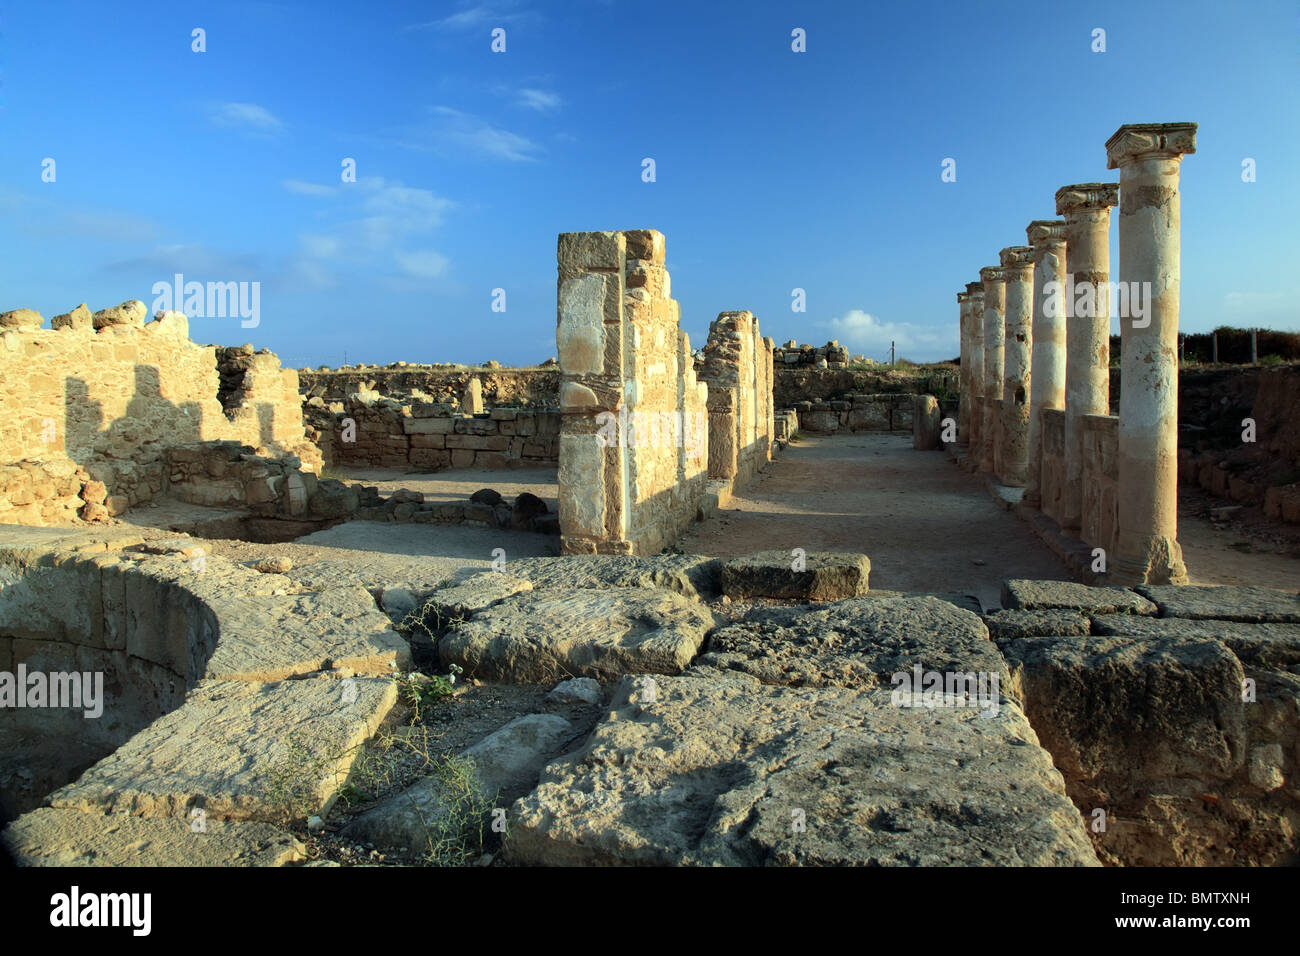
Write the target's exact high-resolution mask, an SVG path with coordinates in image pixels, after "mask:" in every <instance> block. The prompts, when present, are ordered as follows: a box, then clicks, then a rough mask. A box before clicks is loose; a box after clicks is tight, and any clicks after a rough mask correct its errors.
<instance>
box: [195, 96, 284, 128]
mask: <svg viewBox="0 0 1300 956" xmlns="http://www.w3.org/2000/svg"><path fill="white" fill-rule="evenodd" d="M211 118H212V122H213V123H215V124H216V125H218V126H226V127H233V128H236V129H244V130H248V131H250V132H254V133H264V134H266V133H278V132H280V131H281V130H283V129H284V123H282V122H280V120H279V118H278V117H276V116H275V115H274V114H273V113H272V112H271V111H270V110H268V109H267V108H266V107H264V106H258V105H257V104H256V103H220V104H218V105H217V106H216V107H215V108H214V109H213V111H212V117H211Z"/></svg>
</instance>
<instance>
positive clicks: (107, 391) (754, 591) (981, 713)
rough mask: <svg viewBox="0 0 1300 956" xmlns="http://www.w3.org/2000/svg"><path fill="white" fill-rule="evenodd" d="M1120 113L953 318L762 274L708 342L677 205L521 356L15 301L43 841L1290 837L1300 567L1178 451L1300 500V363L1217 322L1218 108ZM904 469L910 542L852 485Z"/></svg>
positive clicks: (19, 790) (244, 846) (1214, 475)
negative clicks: (1173, 115) (842, 310)
mask: <svg viewBox="0 0 1300 956" xmlns="http://www.w3.org/2000/svg"><path fill="white" fill-rule="evenodd" d="M1104 149H1105V157H1104V158H1105V168H1106V169H1109V170H1117V171H1118V172H1117V177H1118V179H1117V181H1110V182H1101V181H1099V182H1088V183H1077V184H1066V185H1063V186H1061V188H1060V189H1059V190H1057V192H1056V194H1055V196H1054V197H1053V196H1039V197H1037V199H1036V200H1035V202H1033V203H1032V204H1029V205H1028V206H1027V208H1026V209H1025V210H1024V214H1025V219H1024V220H1023V221H1024V222H1026V223H1027V227H1026V231H1025V237H1024V240H1023V241H1024V243H1025V244H1023V245H1022V244H1018V243H1019V242H1020V241H1021V240H1020V237H1019V236H1018V235H1003V236H990V237H989V238H988V242H989V245H988V247H987V251H988V258H987V259H986V260H984V262H983V263H981V262H975V263H970V264H968V269H969V270H970V271H968V272H967V274H966V275H965V276H958V275H954V276H953V278H954V280H964V279H967V278H969V277H970V275H971V274H972V273H977V274H978V279H977V280H976V281H973V282H969V283H967V284H965V285H964V287H962V288H961V291H959V292H957V303H958V326H957V341H959V343H960V351H959V355H958V356H957V358H956V360H955V361H950V362H947V363H936V364H935V365H932V366H905V365H903V364H901V363H898V364H895V365H884V364H881V363H875V362H871V361H868V360H867V359H866V358H865V357H864V356H861V355H852V354H851V353H850V351H849V348H848V347H846V346H842V345H840V343H839V342H838V341H835V340H832V341H830V342H827V343H826V344H825V345H821V346H813V345H801V344H800V343H799V342H798V341H796V340H793V339H787V340H786V341H785V344H784V345H777V344H776V343H775V341H774V339H773V338H771V337H768V335H767V334H765V333H771V332H773V331H774V330H775V328H776V326H777V325H779V324H780V322H779V321H778V319H779V317H777V316H767V315H757V314H755V312H754V311H752V310H750V309H745V308H743V306H745V304H746V303H745V302H735V303H728V304H729V305H733V304H734V305H735V306H736V308H734V309H731V310H729V311H724V312H722V313H720V314H718V315H717V316H716V318H713V319H712V321H711V322H709V324H708V334H707V338H706V339H705V341H703V342H701V343H697V344H696V345H694V346H693V344H692V342H691V341H690V339H689V337H688V336H687V334H686V332H685V331H684V329H683V323H682V312H683V309H686V310H689V309H690V308H691V305H690V303H689V302H687V301H683V302H682V303H681V304H679V303H678V301H677V300H676V299H675V298H674V297H673V290H672V285H671V282H670V277H669V272H668V267H667V264H668V261H669V260H668V257H667V252H668V250H667V246H666V239H665V236H664V235H663V234H661V233H660V232H657V231H655V230H653V229H632V230H626V231H593V232H566V233H562V234H560V235H559V237H558V242H557V282H556V325H555V357H554V358H551V359H547V361H545V362H544V363H543V364H540V365H537V366H533V367H529V368H507V367H502V366H500V365H499V364H498V363H496V362H491V363H488V364H486V365H482V366H473V367H470V366H464V365H415V364H407V363H395V364H393V365H390V366H386V367H383V368H378V367H374V366H353V367H348V368H342V369H329V368H318V369H302V370H293V369H287V368H282V367H281V364H280V360H279V359H278V358H277V357H276V356H275V355H273V354H271V353H270V352H267V351H265V350H263V351H257V350H255V349H254V348H253V347H252V346H251V345H245V346H239V347H218V346H205V345H200V344H197V343H196V342H193V341H191V338H190V332H189V326H188V320H187V318H186V316H185V315H184V314H182V313H179V312H159V313H158V314H157V315H155V316H153V317H152V318H150V317H149V316H148V315H147V309H146V308H145V306H144V304H143V302H141V301H139V300H128V301H126V302H123V303H122V304H120V305H115V306H111V307H107V308H103V309H101V310H100V311H93V312H92V310H91V309H90V308H89V307H88V306H87V305H84V304H83V305H79V306H77V307H76V308H75V309H73V310H72V311H70V312H68V313H66V314H64V315H58V316H55V317H53V319H52V320H51V322H50V323H49V327H46V323H45V321H44V318H43V317H42V316H41V315H39V314H38V313H36V312H34V311H32V310H29V309H16V310H15V311H12V312H6V313H4V314H2V315H0V826H2V827H4V829H3V832H0V844H3V847H4V849H5V852H6V853H8V854H10V855H11V856H12V857H13V859H14V860H15V861H16V862H18V863H19V864H21V865H30V866H45V865H55V866H57V865H72V866H116V865H145V866H155V865H159V866H160V865H222V866H288V865H293V866H297V865H307V864H314V865H331V864H343V865H349V864H355V863H375V862H382V863H386V864H402V865H422V864H448V863H450V864H459V865H463V864H480V865H530V866H531V865H539V866H540V865H552V866H554V865H589V864H590V865H597V864H598V865H609V864H615V865H719V864H720V865H731V866H750V865H911V866H915V865H923V866H944V865H981V866H1043V865H1050V866H1092V867H1095V866H1099V865H1106V866H1134V865H1156V866H1175V865H1183V866H1186V865H1193V866H1222V865H1233V866H1246V865H1282V864H1294V863H1296V862H1297V861H1298V860H1300V844H1298V842H1297V836H1296V834H1297V833H1298V832H1300V785H1298V784H1297V780H1300V676H1298V675H1300V594H1297V593H1296V591H1295V587H1294V584H1295V582H1294V580H1293V581H1292V584H1291V586H1289V587H1286V588H1282V587H1265V586H1260V585H1255V584H1232V585H1228V584H1215V583H1209V582H1208V581H1207V578H1206V575H1209V574H1210V573H1211V572H1212V571H1213V569H1211V568H1208V567H1206V566H1205V562H1204V561H1203V559H1202V558H1201V557H1195V558H1194V557H1193V554H1194V553H1195V554H1203V553H1204V552H1194V549H1193V548H1192V546H1191V545H1189V544H1186V543H1185V542H1180V537H1179V531H1180V512H1179V492H1180V486H1181V488H1182V490H1183V492H1184V494H1192V493H1195V494H1197V495H1202V494H1205V495H1212V496H1214V500H1215V501H1216V502H1217V503H1216V504H1215V505H1214V506H1213V507H1214V509H1215V510H1216V512H1218V513H1224V514H1226V513H1229V512H1232V511H1233V510H1234V509H1236V510H1252V513H1256V514H1257V515H1258V517H1259V519H1260V520H1261V521H1266V522H1271V523H1272V525H1271V526H1272V527H1276V528H1280V529H1286V528H1293V527H1294V526H1295V525H1297V524H1300V428H1298V426H1297V425H1296V424H1295V423H1294V421H1293V411H1294V403H1295V401H1296V400H1298V399H1300V366H1296V365H1286V364H1278V365H1268V366H1265V365H1262V364H1259V363H1256V364H1254V365H1251V366H1246V367H1232V368H1229V367H1224V366H1220V365H1213V366H1207V367H1205V368H1197V367H1193V366H1192V365H1191V363H1188V362H1185V361H1183V360H1181V359H1180V350H1179V349H1180V337H1179V304H1180V289H1179V263H1180V253H1179V249H1180V245H1179V244H1180V230H1181V223H1180V195H1179V189H1178V183H1179V170H1180V165H1181V162H1182V160H1183V158H1184V157H1185V156H1189V155H1192V154H1194V153H1195V152H1196V124H1194V123H1162V124H1137V125H1125V126H1121V127H1120V128H1119V129H1118V130H1117V131H1116V132H1115V134H1114V135H1113V136H1111V137H1110V139H1109V140H1108V141H1107V142H1106V143H1105V144H1104ZM1101 158H1102V157H1101V150H1100V148H1099V149H1098V155H1097V159H1098V162H1097V166H1098V173H1099V174H1100V173H1101ZM1052 202H1054V203H1055V206H1054V212H1055V216H1056V217H1058V218H1054V219H1053V218H1034V217H1036V216H1037V217H1043V216H1046V215H1047V214H1049V213H1051V212H1052V206H1051V203H1052ZM1112 214H1113V215H1114V216H1115V217H1117V224H1118V234H1119V243H1118V249H1117V250H1116V251H1115V252H1114V253H1113V252H1112V249H1111V248H1110V242H1109V227H1110V223H1111V217H1112ZM1112 255H1115V257H1116V258H1115V261H1116V262H1117V264H1118V268H1117V272H1116V275H1115V277H1114V279H1113V281H1112V276H1111V274H1110V262H1111V261H1112ZM994 256H996V258H994ZM1116 323H1117V325H1118V328H1119V340H1118V354H1117V355H1113V354H1112V350H1113V345H1112V338H1111V330H1112V325H1113V324H1116ZM699 327H700V328H703V323H701V325H700V326H699ZM1247 419H1248V420H1249V421H1250V423H1251V425H1250V438H1249V439H1248V440H1246V441H1243V440H1242V438H1241V434H1240V432H1241V431H1242V428H1243V425H1242V421H1243V420H1247ZM929 452H934V453H933V454H928V453H929ZM817 455H822V457H820V458H819V457H816V456H817ZM833 459H834V460H841V459H842V460H843V461H848V462H850V465H848V466H845V467H851V468H852V469H855V470H853V471H852V472H851V474H852V475H854V476H855V478H854V483H855V484H856V487H841V485H842V484H843V482H841V481H840V479H838V478H833V477H827V476H829V475H831V474H832V472H830V471H827V472H826V473H825V475H821V474H820V473H819V471H818V468H827V469H829V468H830V467H831V464H827V462H832V463H833V461H832V460H833ZM809 462H813V463H819V464H816V466H815V467H814V465H813V464H809ZM900 462H901V463H904V464H905V465H906V467H907V468H909V469H911V470H909V471H907V472H906V473H905V474H904V473H902V472H898V469H900V468H902V467H903V464H900ZM799 469H804V470H802V471H801V470H799ZM891 469H893V470H894V471H893V472H891ZM895 472H897V473H895ZM848 473H850V472H844V471H841V472H834V474H835V475H843V474H848ZM900 475H901V477H900ZM790 476H796V477H797V478H798V481H799V482H801V483H802V484H801V485H800V487H799V488H798V490H797V491H796V493H794V494H788V495H787V497H786V498H785V499H782V502H779V504H780V507H778V506H777V505H778V502H777V497H776V493H775V492H773V491H772V489H773V488H776V487H778V486H779V485H780V483H781V482H788V481H793V480H794V479H793V478H791V477H790ZM925 482H929V483H931V484H923V483H925ZM940 483H942V484H940ZM878 487H879V488H880V489H886V488H887V489H888V492H889V493H888V495H885V494H884V493H883V492H882V493H881V494H880V495H876V494H875V492H876V490H877V488H878ZM932 487H942V488H944V489H949V490H947V491H945V492H943V493H942V494H940V493H938V492H932V491H928V490H923V489H928V488H932ZM832 495H839V497H831V496H832ZM846 495H857V496H858V497H856V498H850V497H845V496H846ZM927 495H928V496H929V497H926V496H927ZM945 495H946V496H947V497H944V496H945ZM765 496H766V497H765ZM958 498H960V501H958ZM845 501H853V502H856V504H855V505H854V506H852V507H847V506H844V504H843V503H844V502H845ZM959 506H960V507H959ZM961 508H965V509H967V510H965V511H961V510H960V509H961ZM908 509H911V510H908ZM1225 509H1226V510H1225ZM927 512H932V513H933V514H934V515H936V516H938V517H937V518H936V520H948V519H947V518H946V517H945V516H947V515H949V514H962V515H967V514H974V513H976V512H978V514H980V515H982V516H983V517H982V518H981V520H983V521H986V522H987V524H985V525H981V527H983V528H987V529H997V530H996V531H988V532H984V533H982V534H983V538H982V540H974V532H972V531H970V530H964V527H965V526H964V525H962V524H961V522H960V521H959V520H955V519H954V520H953V521H952V523H951V524H950V526H949V530H948V531H947V532H942V533H941V532H935V531H934V530H933V529H934V528H935V527H942V526H940V525H932V524H923V523H922V518H923V517H924V516H925V515H926V513H927ZM877 518H879V519H880V521H881V522H883V523H888V522H891V521H892V522H894V524H895V525H896V526H897V527H898V529H899V530H898V531H897V534H896V537H898V538H901V539H905V540H904V541H903V544H902V545H901V551H900V546H899V545H897V544H896V543H895V544H891V543H889V542H887V541H885V540H877V539H878V538H880V537H883V536H881V535H879V534H877V535H876V536H872V535H869V534H867V533H866V532H865V531H858V532H856V537H847V538H845V539H839V538H836V539H834V541H832V539H831V537H830V536H829V534H828V535H823V536H822V537H820V538H819V536H818V535H819V533H820V532H817V531H816V530H815V529H816V528H828V527H829V528H832V529H835V530H843V533H844V534H845V535H850V536H851V535H854V534H855V531H854V529H857V528H865V527H866V525H865V524H864V522H866V521H867V520H868V519H872V520H875V519H877ZM1224 520H1227V519H1224ZM746 521H749V522H750V523H749V524H746V523H745V522H746ZM818 521H821V522H823V523H822V524H817V522H818ZM913 521H915V522H917V523H918V527H924V528H927V529H930V530H929V531H926V532H922V531H920V530H916V531H913V530H912V529H911V528H910V527H908V526H907V523H908V522H913ZM783 522H784V523H783ZM882 526H884V524H880V523H878V524H874V525H872V527H874V528H877V529H879V528H880V527H882ZM791 527H796V528H802V529H804V530H801V531H800V532H798V533H797V534H794V535H791V534H789V533H787V531H786V530H782V529H789V528H791ZM745 528H749V529H751V530H750V531H749V532H748V535H749V536H748V537H746V536H745V535H744V534H743V533H742V532H743V531H744V529H745ZM754 528H757V529H758V530H757V531H754V530H752V529H754ZM1022 533H1023V534H1024V535H1025V536H1026V537H1025V538H1024V539H1021V538H1018V537H1017V536H1018V535H1021V534H1022ZM709 534H712V535H713V537H711V538H710V537H707V536H708V535H709ZM999 536H1005V537H1006V539H1007V540H1008V541H1009V542H1012V543H1011V544H1010V545H1009V547H1011V548H1013V549H1020V550H1024V549H1026V548H1028V547H1029V546H1030V544H1024V545H1021V544H1016V543H1015V542H1018V541H1022V540H1023V541H1026V542H1029V543H1032V546H1033V547H1039V546H1040V545H1041V548H1040V550H1041V551H1042V553H1043V554H1044V555H1045V556H1046V557H1045V558H1044V559H1043V561H1044V562H1050V563H1040V564H1039V565H1038V567H1040V568H1042V569H1043V574H1042V575H1041V576H1037V577H1034V576H1027V575H1025V574H1022V573H1014V572H1013V571H1012V570H1011V568H1010V566H1008V567H1002V566H1000V565H999V563H998V560H994V559H990V558H989V557H988V555H989V553H991V552H989V551H988V549H989V548H991V547H993V546H994V545H996V544H997V543H998V542H997V541H996V540H995V539H996V538H998V537H999ZM940 538H943V539H952V540H951V541H947V540H939V539H940ZM842 540H853V541H858V542H860V544H856V545H854V546H851V547H850V546H845V545H844V544H842ZM702 541H714V542H721V546H720V547H718V548H715V549H714V550H713V551H712V552H711V553H704V550H703V549H701V550H700V551H699V552H696V551H693V550H692V545H699V543H700V542H702ZM738 542H744V543H743V546H742V545H741V544H740V543H738ZM828 542H831V543H828ZM836 542H841V543H836ZM751 545H752V546H751ZM941 547H948V548H952V549H955V551H956V553H958V554H959V556H960V561H959V562H958V563H956V564H945V565H942V566H940V565H939V564H937V563H936V564H935V565H934V566H933V568H931V567H930V566H929V564H930V562H931V561H932V560H933V561H937V558H934V557H933V556H934V555H935V554H937V553H938V551H939V549H940V548H941ZM891 549H892V550H891ZM900 553H901V554H902V555H903V558H901V559H900V557H899V554H900ZM998 553H1001V552H998ZM903 565H907V567H902V566H903ZM990 565H992V566H990ZM1016 567H1019V565H1017V566H1016ZM905 571H906V572H907V573H910V574H912V575H913V576H912V577H910V578H907V579H906V580H907V582H920V583H917V584H911V583H903V582H904V577H903V575H904V572H905ZM989 582H992V585H991V587H992V588H993V590H992V591H991V592H990V591H989V590H987V588H988V587H990V584H989ZM872 585H875V587H873V586H872ZM92 714H93V715H94V716H91V715H92ZM430 768H434V769H432V770H431V769H430ZM466 780H469V781H470V783H469V784H468V785H465V786H462V784H464V782H465V781H466ZM497 822H500V824H501V825H500V826H499V827H498V826H496V825H495V824H496V823H497Z"/></svg>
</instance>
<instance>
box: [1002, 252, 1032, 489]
mask: <svg viewBox="0 0 1300 956" xmlns="http://www.w3.org/2000/svg"><path fill="white" fill-rule="evenodd" d="M998 255H999V257H1000V258H1001V260H1002V273H1003V275H1004V276H1005V279H1006V291H1005V298H1006V303H1005V306H1004V308H1005V310H1006V312H1005V315H1006V318H1005V322H1004V325H1005V335H1004V342H1005V344H1004V346H1003V359H1002V365H1003V375H1002V421H1001V430H1000V432H999V437H998V440H999V441H1000V442H1001V447H1000V448H999V449H998V455H997V461H998V465H999V469H998V476H999V478H1000V479H1001V481H1002V483H1003V484H1004V485H1009V486H1010V487H1012V488H1022V487H1024V484H1025V476H1026V474H1027V472H1028V470H1029V389H1030V380H1031V377H1032V369H1031V368H1030V364H1029V363H1030V358H1031V355H1032V352H1031V350H1032V349H1033V347H1034V345H1033V320H1034V258H1033V257H1034V250H1033V249H1031V248H1030V247H1029V246H1011V247H1010V248H1007V249H1003V250H1002V251H1001V252H1000V253H998Z"/></svg>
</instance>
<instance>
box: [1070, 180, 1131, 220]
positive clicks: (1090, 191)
mask: <svg viewBox="0 0 1300 956" xmlns="http://www.w3.org/2000/svg"><path fill="white" fill-rule="evenodd" d="M1118 205H1119V183H1076V184H1075V185H1073V186H1062V187H1061V188H1060V189H1058V190H1057V191H1056V214H1057V215H1058V216H1069V215H1070V214H1071V213H1075V212H1078V211H1079V210H1081V209H1105V208H1107V207H1109V206H1118Z"/></svg>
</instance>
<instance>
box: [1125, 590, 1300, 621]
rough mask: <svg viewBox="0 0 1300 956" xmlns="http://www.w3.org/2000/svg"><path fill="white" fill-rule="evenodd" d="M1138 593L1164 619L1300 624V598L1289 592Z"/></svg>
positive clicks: (1170, 591)
mask: <svg viewBox="0 0 1300 956" xmlns="http://www.w3.org/2000/svg"><path fill="white" fill-rule="evenodd" d="M1135 590H1136V591H1137V592H1138V593H1139V594H1142V595H1144V596H1145V597H1148V598H1150V599H1151V600H1152V601H1154V602H1155V603H1156V604H1157V605H1159V607H1160V616H1161V617H1186V618H1193V619H1206V618H1214V619H1217V620H1222V621H1244V622H1248V623H1255V624H1260V623H1264V622H1269V623H1277V624H1300V595H1297V594H1292V593H1291V592H1289V591H1279V590H1276V589H1274V588H1263V587H1214V586H1211V585H1190V584H1189V585H1181V586H1179V585H1172V584H1169V585H1140V586H1138V587H1137V588H1135Z"/></svg>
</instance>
